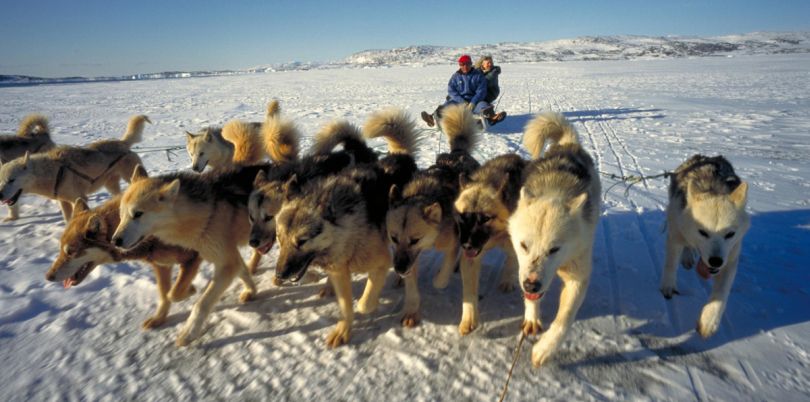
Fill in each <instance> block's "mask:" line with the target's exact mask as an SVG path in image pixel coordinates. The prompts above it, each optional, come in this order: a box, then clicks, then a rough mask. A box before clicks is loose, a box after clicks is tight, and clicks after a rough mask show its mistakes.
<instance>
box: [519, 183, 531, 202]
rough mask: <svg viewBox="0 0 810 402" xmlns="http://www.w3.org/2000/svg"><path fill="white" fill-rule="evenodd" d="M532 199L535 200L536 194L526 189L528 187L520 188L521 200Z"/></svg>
mask: <svg viewBox="0 0 810 402" xmlns="http://www.w3.org/2000/svg"><path fill="white" fill-rule="evenodd" d="M532 198H534V194H533V193H532V192H531V190H529V189H528V188H526V186H523V187H521V188H520V199H521V200H525V201H530V200H531V199H532Z"/></svg>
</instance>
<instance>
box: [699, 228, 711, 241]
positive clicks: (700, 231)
mask: <svg viewBox="0 0 810 402" xmlns="http://www.w3.org/2000/svg"><path fill="white" fill-rule="evenodd" d="M698 233H700V235H701V236H703V237H705V238H707V239H708V238H709V234H708V233H706V231H705V230H703V229H699V230H698Z"/></svg>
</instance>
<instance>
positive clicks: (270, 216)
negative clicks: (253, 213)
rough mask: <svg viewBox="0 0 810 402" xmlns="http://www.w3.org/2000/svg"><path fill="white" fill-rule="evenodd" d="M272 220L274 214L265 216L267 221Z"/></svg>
mask: <svg viewBox="0 0 810 402" xmlns="http://www.w3.org/2000/svg"><path fill="white" fill-rule="evenodd" d="M272 220H273V215H267V216H265V217H264V221H265V222H270V221H272Z"/></svg>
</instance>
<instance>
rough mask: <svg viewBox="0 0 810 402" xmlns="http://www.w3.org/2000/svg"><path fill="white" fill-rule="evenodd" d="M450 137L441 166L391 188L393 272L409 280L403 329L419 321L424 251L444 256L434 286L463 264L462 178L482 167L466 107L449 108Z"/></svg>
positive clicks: (388, 223)
mask: <svg viewBox="0 0 810 402" xmlns="http://www.w3.org/2000/svg"><path fill="white" fill-rule="evenodd" d="M440 124H441V125H442V132H444V133H445V134H447V136H448V139H449V142H450V152H449V153H443V154H439V155H438V156H437V157H436V163H435V164H434V165H433V166H430V167H429V168H427V169H425V170H422V171H419V172H417V173H416V175H415V176H414V178H413V179H412V180H411V181H409V182H408V183H406V184H405V185H404V186H401V187H400V186H396V185H395V186H392V187H391V191H390V193H389V203H390V204H389V209H388V214H387V215H386V228H387V230H388V238H389V240H390V242H391V246H392V248H393V250H394V270H395V271H396V272H397V273H398V274H399V275H400V276H402V277H403V278H405V286H406V295H409V296H411V298H410V299H406V300H405V306H404V314H403V317H402V319H401V322H402V325H404V326H406V327H412V326H415V325H417V324H418V323H419V316H420V314H419V302H420V298H419V291H418V288H417V283H416V282H417V269H418V267H419V263H418V259H419V256H420V255H421V253H422V251H424V250H427V249H430V248H432V247H435V248H436V249H437V250H438V251H441V252H442V253H443V254H444V256H443V260H442V263H441V268H440V269H439V271H438V273H437V274H436V276H435V277H434V278H433V286H435V287H436V288H439V289H443V288H445V287H447V284H448V283H449V281H450V275H451V274H452V273H453V268H454V267H455V266H456V261H458V250H459V241H458V228H457V227H456V215H455V211H454V209H453V202H454V201H455V200H456V197H458V193H459V180H458V177H459V175H465V176H469V175H470V174H471V173H472V172H473V171H474V170H475V169H477V168H478V166H479V164H478V162H477V161H476V160H475V159H474V158H473V157H472V155H470V151H471V150H472V148H473V147H474V146H475V143H476V141H477V139H478V138H477V137H478V127H477V125H476V120H475V118H474V117H473V115H472V112H470V111H469V110H468V109H467V108H465V107H464V106H462V105H458V106H455V105H454V106H448V107H447V108H446V109H445V112H444V118H443V119H442V120H441V121H440ZM410 288H412V289H410Z"/></svg>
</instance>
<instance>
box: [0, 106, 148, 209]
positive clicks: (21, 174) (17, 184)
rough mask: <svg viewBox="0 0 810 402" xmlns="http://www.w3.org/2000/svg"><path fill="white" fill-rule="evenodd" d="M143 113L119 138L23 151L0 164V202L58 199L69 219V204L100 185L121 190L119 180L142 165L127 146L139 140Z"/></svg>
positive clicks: (143, 118) (143, 120)
mask: <svg viewBox="0 0 810 402" xmlns="http://www.w3.org/2000/svg"><path fill="white" fill-rule="evenodd" d="M147 122H150V121H149V118H148V117H146V116H144V115H138V116H133V117H132V118H130V120H129V124H128V126H127V131H126V133H124V136H123V137H122V138H121V139H120V140H103V141H98V142H95V143H93V144H90V145H88V146H87V147H84V148H82V147H72V146H60V147H56V148H54V149H52V150H50V151H48V152H44V153H38V154H33V155H30V154H26V155H25V156H23V157H22V158H17V159H14V160H12V161H11V162H9V163H7V164H4V165H3V166H2V167H0V201H2V202H4V203H6V204H9V205H14V204H16V203H17V201H18V200H19V198H20V195H22V194H23V193H24V192H25V193H33V194H38V195H41V196H43V197H47V198H51V199H54V200H57V201H59V203H60V206H61V208H62V216H63V217H64V218H65V221H68V220H70V216H71V211H72V208H73V207H72V203H73V201H75V200H76V199H77V198H82V199H86V197H87V196H88V195H90V194H92V193H94V192H96V191H98V190H99V189H100V188H101V187H102V186H104V187H106V188H107V189H108V190H109V191H110V193H112V194H117V193H119V192H120V183H119V181H120V180H121V179H122V178H123V179H125V180H128V179H129V177H130V175H131V174H132V171H133V170H134V169H135V166H137V165H139V164H141V158H140V157H138V154H136V153H135V152H132V151H131V150H130V148H131V147H132V145H133V144H135V143H137V142H140V141H141V137H142V133H143V129H144V125H145V123H147Z"/></svg>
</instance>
